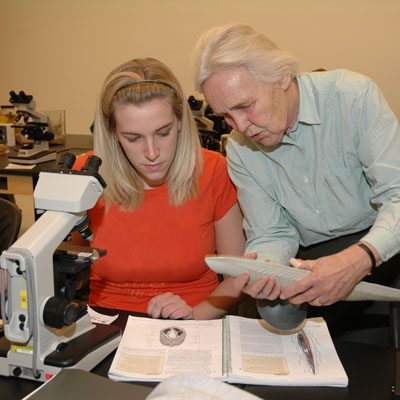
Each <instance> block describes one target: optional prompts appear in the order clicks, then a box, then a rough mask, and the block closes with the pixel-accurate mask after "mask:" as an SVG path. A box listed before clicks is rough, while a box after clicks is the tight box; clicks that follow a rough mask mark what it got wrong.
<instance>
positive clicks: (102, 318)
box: [87, 306, 119, 325]
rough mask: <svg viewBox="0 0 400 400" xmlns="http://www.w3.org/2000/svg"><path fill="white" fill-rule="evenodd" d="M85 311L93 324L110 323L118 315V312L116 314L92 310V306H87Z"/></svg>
mask: <svg viewBox="0 0 400 400" xmlns="http://www.w3.org/2000/svg"><path fill="white" fill-rule="evenodd" d="M87 311H88V314H89V317H90V319H91V321H92V322H93V323H95V324H103V325H110V324H111V323H112V322H114V321H115V320H116V319H117V318H118V317H119V314H117V315H105V314H100V313H98V312H97V311H94V310H93V308H90V307H89V306H88V308H87Z"/></svg>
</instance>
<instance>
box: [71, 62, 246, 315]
mask: <svg viewBox="0 0 400 400" xmlns="http://www.w3.org/2000/svg"><path fill="white" fill-rule="evenodd" d="M94 154H95V155H97V156H99V157H100V158H101V159H102V165H101V168H100V174H101V175H102V177H103V178H104V180H105V181H106V183H107V188H106V189H105V191H104V194H103V196H102V198H101V199H100V200H99V202H98V203H97V205H96V206H95V208H94V209H92V210H91V211H90V218H91V225H90V226H91V229H92V231H93V234H94V240H93V242H92V246H94V247H97V248H103V249H106V250H107V255H106V256H105V257H103V258H101V259H99V260H98V261H96V262H95V263H94V264H93V265H92V268H91V278H90V298H89V303H90V304H91V305H95V306H101V307H108V308H115V309H124V310H130V311H138V312H147V313H148V314H149V315H150V316H151V317H153V318H158V317H163V318H170V319H178V318H184V319H211V318H219V317H221V316H223V315H224V314H225V313H226V312H227V311H228V310H229V309H230V308H231V307H232V306H234V305H235V304H237V302H238V301H239V299H240V292H241V291H240V288H237V287H236V286H237V285H235V280H234V278H231V277H224V280H223V281H222V282H219V280H218V277H217V275H216V274H215V273H214V272H213V271H211V270H210V269H209V268H208V267H207V265H206V264H205V262H204V257H205V256H206V255H208V254H213V253H215V252H217V253H218V254H230V255H238V256H241V255H242V254H243V251H244V245H245V240H244V235H243V231H242V216H241V213H240V210H239V206H238V204H237V198H236V190H235V187H234V186H233V184H232V182H231V181H230V179H229V176H228V173H227V167H226V162H225V159H224V158H223V157H222V156H221V155H220V154H218V153H216V152H212V151H208V150H205V149H202V148H201V146H200V141H199V135H198V132H197V128H196V124H195V122H194V119H193V117H192V114H191V111H190V108H189V105H188V103H187V101H186V97H185V95H184V93H183V90H182V88H181V86H180V84H179V83H178V81H177V79H176V78H175V77H174V75H173V74H172V72H171V71H170V70H169V69H168V67H167V66H165V65H164V64H163V63H161V62H160V61H158V60H155V59H150V58H147V59H136V60H132V61H130V62H127V63H125V64H123V65H121V66H119V67H118V68H116V69H115V70H114V71H112V72H111V73H110V74H109V75H108V77H107V78H106V80H105V82H104V86H103V89H102V92H101V96H100V99H99V102H98V107H97V111H96V118H95V131H94ZM89 155H90V153H89V154H87V155H86V156H82V157H80V158H79V159H78V160H77V163H76V168H80V167H81V166H83V165H84V163H85V161H86V158H87V157H88V156H89Z"/></svg>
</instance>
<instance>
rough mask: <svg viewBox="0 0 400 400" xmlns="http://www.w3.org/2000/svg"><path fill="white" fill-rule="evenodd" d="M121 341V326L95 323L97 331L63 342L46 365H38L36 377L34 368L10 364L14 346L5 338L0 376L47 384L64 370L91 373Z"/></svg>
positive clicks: (0, 344) (0, 354) (0, 343)
mask: <svg viewBox="0 0 400 400" xmlns="http://www.w3.org/2000/svg"><path fill="white" fill-rule="evenodd" d="M120 340H121V332H120V329H119V328H118V327H116V326H114V325H100V324H95V328H93V329H91V330H89V331H88V332H85V333H83V334H82V335H80V336H78V337H76V338H74V339H72V340H70V341H69V342H61V343H60V344H59V345H58V346H57V349H56V350H55V351H53V352H52V353H50V354H48V355H47V356H46V357H45V358H44V362H43V364H42V365H38V366H37V369H38V370H40V376H39V377H38V378H35V377H33V373H32V369H31V368H29V367H26V366H22V365H21V366H19V365H11V364H10V363H9V362H8V353H9V352H11V351H12V350H11V343H10V342H9V341H8V340H7V339H6V337H2V338H1V339H0V375H5V376H17V377H20V378H25V379H31V380H37V381H40V382H44V381H46V380H48V379H50V378H51V376H52V375H54V374H56V373H58V372H59V371H60V370H61V369H62V368H79V369H82V370H85V371H90V370H91V369H93V368H94V367H95V366H96V365H97V364H98V363H99V362H101V361H102V360H103V359H104V358H106V357H107V356H108V355H109V354H110V353H111V352H112V351H114V350H115V349H116V348H117V347H118V344H119V342H120Z"/></svg>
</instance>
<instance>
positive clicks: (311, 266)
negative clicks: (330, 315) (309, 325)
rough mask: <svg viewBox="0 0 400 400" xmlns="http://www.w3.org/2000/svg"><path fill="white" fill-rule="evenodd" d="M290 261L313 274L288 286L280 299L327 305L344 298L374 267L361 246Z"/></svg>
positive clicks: (294, 302) (295, 302)
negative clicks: (312, 258)
mask: <svg viewBox="0 0 400 400" xmlns="http://www.w3.org/2000/svg"><path fill="white" fill-rule="evenodd" d="M291 263H292V265H293V266H295V267H296V268H301V269H305V270H310V271H312V273H311V274H310V275H308V276H307V277H305V278H303V279H301V280H299V281H298V282H296V283H293V284H292V285H290V286H288V287H287V288H286V289H285V290H284V291H283V292H282V293H281V295H280V298H281V299H289V301H290V302H291V303H293V304H301V303H305V302H308V303H310V304H311V305H313V306H327V305H330V304H333V303H336V302H337V301H339V300H342V299H343V298H345V297H346V296H347V295H348V294H349V293H350V292H351V291H352V290H353V288H354V286H355V285H356V284H357V283H358V282H360V281H361V280H362V279H363V278H364V277H365V276H366V275H367V274H368V272H369V270H370V268H371V260H370V258H369V257H368V254H366V252H365V251H364V250H363V249H361V248H360V247H358V246H350V247H349V248H347V249H345V250H343V251H341V252H339V253H336V254H333V255H331V256H327V257H321V258H318V259H316V260H299V259H291Z"/></svg>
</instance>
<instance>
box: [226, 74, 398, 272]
mask: <svg viewBox="0 0 400 400" xmlns="http://www.w3.org/2000/svg"><path fill="white" fill-rule="evenodd" d="M297 81H298V85H299V93H300V104H299V115H298V120H297V123H296V125H295V126H294V127H293V129H292V130H291V132H290V134H289V136H284V139H283V141H282V143H281V144H279V145H278V146H275V147H264V146H262V145H261V144H258V143H256V142H252V141H251V140H250V139H248V138H247V136H246V135H244V134H241V133H239V132H233V133H232V134H231V135H230V137H229V139H228V145H227V158H228V165H229V173H230V176H231V178H232V180H233V182H234V183H235V184H236V186H237V188H238V196H239V202H240V205H241V208H242V210H243V213H244V217H245V220H244V228H245V230H246V234H247V248H246V252H250V251H255V252H257V253H258V259H275V260H277V261H279V262H281V263H283V264H288V260H289V258H290V257H294V256H295V255H296V253H297V250H298V246H299V244H301V245H302V246H309V245H311V244H315V243H319V242H323V241H326V240H329V239H333V238H336V237H339V236H343V235H347V234H351V233H355V232H358V231H361V230H363V229H366V228H368V227H369V226H371V225H372V228H371V229H370V231H369V232H368V234H367V235H366V236H365V237H364V238H363V239H362V240H365V241H366V242H368V243H370V244H371V245H373V246H374V247H375V248H376V250H377V251H378V253H379V255H380V256H381V259H382V260H383V261H386V260H388V259H389V258H390V257H392V256H393V255H394V254H396V253H397V252H399V251H400V128H399V124H398V121H397V119H396V117H395V115H394V114H393V112H392V111H391V109H390V107H389V105H388V104H387V102H386V100H385V99H384V97H383V95H382V93H381V92H380V90H379V89H378V87H377V86H376V84H375V83H374V82H373V81H372V80H371V79H369V78H367V77H365V76H363V75H360V74H357V73H354V72H351V71H347V70H336V71H329V72H315V73H303V74H301V75H300V76H299V77H298V78H297Z"/></svg>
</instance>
